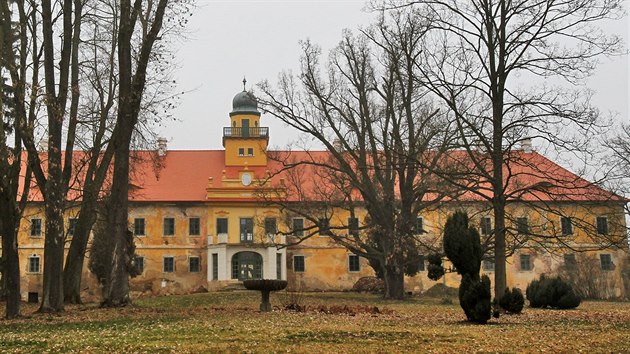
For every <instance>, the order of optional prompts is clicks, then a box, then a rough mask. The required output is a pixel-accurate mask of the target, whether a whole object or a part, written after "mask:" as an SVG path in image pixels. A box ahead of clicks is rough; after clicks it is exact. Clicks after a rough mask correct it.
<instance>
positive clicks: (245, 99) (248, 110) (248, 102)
mask: <svg viewBox="0 0 630 354" xmlns="http://www.w3.org/2000/svg"><path fill="white" fill-rule="evenodd" d="M246 83H247V80H245V79H243V91H241V92H239V93H237V94H236V96H234V99H232V112H230V117H231V116H233V115H235V114H254V115H257V116H260V111H259V110H258V102H257V101H256V97H255V96H254V94H253V93H251V92H247V91H246V90H245V84H246Z"/></svg>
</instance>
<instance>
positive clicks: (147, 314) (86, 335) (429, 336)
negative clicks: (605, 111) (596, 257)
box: [0, 291, 630, 353]
mask: <svg viewBox="0 0 630 354" xmlns="http://www.w3.org/2000/svg"><path fill="white" fill-rule="evenodd" d="M259 300H260V295H259V294H258V293H254V292H246V291H243V292H230V293H224V292H220V293H207V294H194V295H185V296H167V297H156V298H146V299H140V300H137V301H136V302H135V304H134V305H133V306H129V307H126V308H122V309H100V308H98V307H97V306H96V305H94V304H91V305H82V306H68V307H67V308H66V312H65V313H62V314H59V315H49V314H34V311H35V310H36V307H35V306H33V305H30V304H25V305H24V306H23V313H24V314H25V315H26V316H25V317H24V318H21V319H18V320H11V321H7V320H0V351H1V352H18V353H32V352H63V353H66V352H88V353H90V352H94V353H96V352H124V353H127V352H164V353H167V352H178V353H192V352H265V353H266V352H280V351H283V352H285V351H289V352H314V353H321V352H326V353H328V352H336V353H344V352H440V353H442V352H471V351H482V352H534V351H535V352H538V351H547V352H578V351H588V352H592V351H598V352H628V351H629V350H630V347H628V343H630V303H627V302H625V303H619V302H617V303H616V302H585V303H583V304H582V305H580V307H579V308H578V309H576V310H567V311H557V310H542V309H530V308H525V310H524V313H523V314H521V315H519V316H501V318H499V319H498V320H496V319H493V320H492V321H491V322H490V323H489V324H488V325H485V326H481V325H474V324H470V323H467V322H464V321H463V319H464V315H463V312H462V310H461V309H460V307H459V305H458V304H457V301H456V300H455V301H454V304H452V305H443V304H441V299H436V298H428V297H419V298H412V299H409V300H407V301H402V302H401V301H385V300H383V299H381V298H379V297H378V296H374V295H365V294H354V293H306V294H303V295H302V297H301V300H300V301H301V302H302V303H303V304H305V305H307V306H308V308H310V309H311V310H309V311H307V312H300V313H296V312H290V311H274V312H271V313H259V312H258V311H257V309H258V304H259ZM271 301H272V303H273V304H274V305H277V306H280V305H281V304H282V303H283V302H284V303H286V302H287V301H289V296H288V295H286V294H283V293H282V292H280V293H274V294H272V296H271ZM1 305H4V304H1ZM321 305H325V306H328V307H330V306H343V305H346V306H349V307H350V308H354V309H362V308H367V306H371V307H373V306H377V307H378V308H379V309H380V310H381V312H382V313H381V314H370V313H367V312H365V313H363V312H362V313H358V314H356V315H347V314H326V313H321V312H318V311H316V310H315V309H316V308H317V307H319V306H321Z"/></svg>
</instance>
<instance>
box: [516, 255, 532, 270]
mask: <svg viewBox="0 0 630 354" xmlns="http://www.w3.org/2000/svg"><path fill="white" fill-rule="evenodd" d="M525 259H527V263H525V264H526V265H527V266H526V267H523V264H524V263H523V260H525ZM518 260H519V262H518V263H519V268H520V269H519V270H520V271H521V272H531V271H532V270H534V263H533V261H532V256H531V255H530V254H520V255H519V257H518Z"/></svg>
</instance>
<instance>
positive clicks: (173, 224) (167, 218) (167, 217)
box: [162, 216, 175, 237]
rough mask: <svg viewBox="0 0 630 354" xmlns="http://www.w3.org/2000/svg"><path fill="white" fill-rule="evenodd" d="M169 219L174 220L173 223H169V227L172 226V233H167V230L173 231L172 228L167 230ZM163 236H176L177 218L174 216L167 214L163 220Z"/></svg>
mask: <svg viewBox="0 0 630 354" xmlns="http://www.w3.org/2000/svg"><path fill="white" fill-rule="evenodd" d="M168 220H172V225H169V228H171V227H172V233H167V231H171V230H167V225H166V222H167V221H168ZM162 236H164V237H175V218H174V217H170V216H165V217H164V219H163V221H162Z"/></svg>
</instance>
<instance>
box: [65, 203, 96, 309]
mask: <svg viewBox="0 0 630 354" xmlns="http://www.w3.org/2000/svg"><path fill="white" fill-rule="evenodd" d="M94 199H95V198H93V196H92V195H91V194H89V193H86V194H84V198H83V201H82V205H81V211H80V213H79V218H78V219H77V224H76V227H75V230H74V231H75V232H74V236H73V237H72V242H70V249H69V250H68V255H67V256H66V266H65V267H64V270H63V293H64V301H65V302H66V303H71V304H80V303H81V275H82V274H83V264H84V262H85V252H86V250H87V245H88V241H89V238H90V231H91V230H92V226H94V223H95V222H96V210H95V206H96V202H95V200H94Z"/></svg>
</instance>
